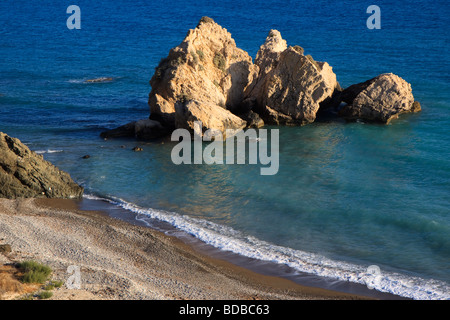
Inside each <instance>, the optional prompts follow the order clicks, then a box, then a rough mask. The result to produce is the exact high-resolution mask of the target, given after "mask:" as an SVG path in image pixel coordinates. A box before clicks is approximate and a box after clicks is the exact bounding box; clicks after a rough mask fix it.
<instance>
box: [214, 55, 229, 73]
mask: <svg viewBox="0 0 450 320" xmlns="http://www.w3.org/2000/svg"><path fill="white" fill-rule="evenodd" d="M213 63H214V65H215V66H216V68H218V69H220V70H222V71H223V72H225V71H226V70H225V68H226V66H227V65H226V64H227V63H226V61H225V57H224V56H223V54H222V53H220V52H218V53H216V55H215V56H214V59H213Z"/></svg>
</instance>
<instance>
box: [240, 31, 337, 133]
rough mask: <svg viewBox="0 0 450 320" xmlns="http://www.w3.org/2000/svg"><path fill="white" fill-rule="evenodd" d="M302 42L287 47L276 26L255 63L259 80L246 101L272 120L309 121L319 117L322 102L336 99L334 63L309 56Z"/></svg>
mask: <svg viewBox="0 0 450 320" xmlns="http://www.w3.org/2000/svg"><path fill="white" fill-rule="evenodd" d="M303 53H304V50H303V48H301V47H299V46H294V47H288V48H286V42H285V41H284V40H283V39H282V38H281V35H280V34H279V32H278V31H276V30H271V32H270V33H269V35H268V37H267V39H266V42H265V43H264V44H263V45H262V46H261V47H260V50H259V51H258V55H257V58H256V59H255V64H256V65H257V66H258V67H259V69H260V71H259V75H258V78H257V80H256V81H254V82H253V83H252V85H251V86H249V87H248V88H247V90H246V103H249V102H248V101H250V103H253V104H254V107H253V108H252V109H253V110H256V111H257V112H258V113H259V114H260V115H261V116H262V117H263V119H264V121H266V122H268V123H274V124H290V125H298V124H300V125H301V124H307V123H311V122H313V121H314V120H315V118H316V114H317V112H318V110H319V107H320V106H321V105H325V104H326V103H328V102H330V101H332V98H333V96H334V95H335V93H336V91H338V90H339V89H340V87H339V84H338V82H337V79H336V75H335V74H334V72H333V70H332V67H331V66H330V65H329V64H328V63H326V62H318V61H315V60H314V59H313V58H312V57H311V56H305V55H304V54H303Z"/></svg>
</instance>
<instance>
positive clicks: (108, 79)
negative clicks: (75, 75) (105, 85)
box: [84, 77, 114, 83]
mask: <svg viewBox="0 0 450 320" xmlns="http://www.w3.org/2000/svg"><path fill="white" fill-rule="evenodd" d="M113 80H114V78H111V77H100V78H95V79H87V80H85V81H84V82H85V83H96V82H110V81H113Z"/></svg>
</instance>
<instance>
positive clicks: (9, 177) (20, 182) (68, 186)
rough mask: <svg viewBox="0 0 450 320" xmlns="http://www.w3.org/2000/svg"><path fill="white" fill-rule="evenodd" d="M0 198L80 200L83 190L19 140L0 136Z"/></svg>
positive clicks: (65, 174) (3, 135) (0, 134)
mask: <svg viewBox="0 0 450 320" xmlns="http://www.w3.org/2000/svg"><path fill="white" fill-rule="evenodd" d="M0 185H1V188H0V197H1V198H9V199H15V198H80V197H81V196H82V195H83V191H84V190H83V188H82V187H81V186H79V185H78V184H76V183H75V182H74V181H73V180H72V178H71V177H70V175H69V174H68V173H66V172H64V171H61V170H59V169H58V168H57V167H55V166H54V165H53V164H51V163H50V162H48V161H45V160H44V159H43V157H42V155H38V154H36V153H34V152H33V151H31V150H30V149H29V148H28V147H27V146H26V145H24V144H23V143H22V142H20V140H19V139H16V138H11V137H9V136H8V135H6V134H4V133H1V132H0Z"/></svg>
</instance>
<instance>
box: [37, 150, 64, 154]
mask: <svg viewBox="0 0 450 320" xmlns="http://www.w3.org/2000/svg"><path fill="white" fill-rule="evenodd" d="M63 151H64V150H51V149H48V150H36V151H35V153H37V154H45V153H59V152H63Z"/></svg>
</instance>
